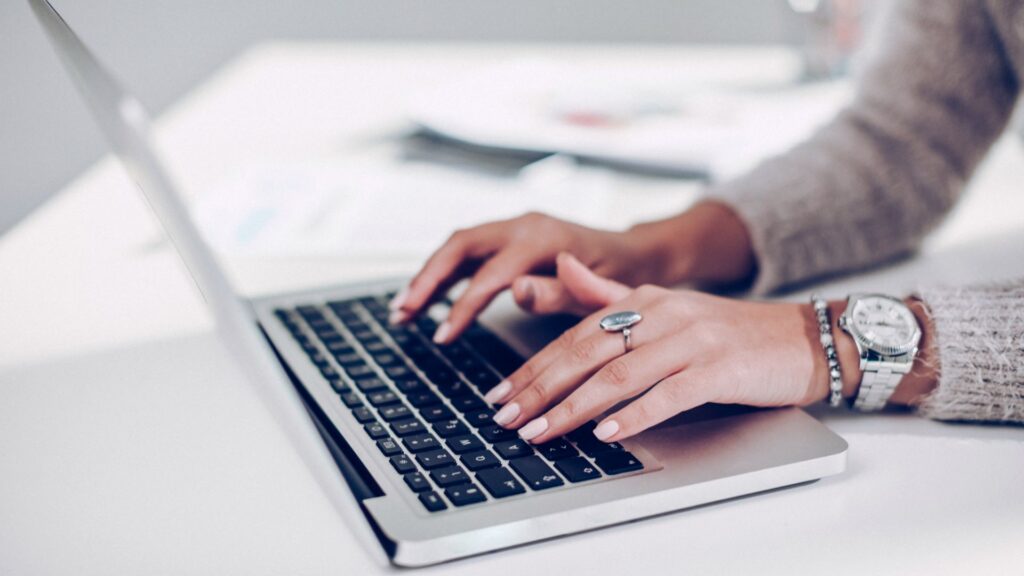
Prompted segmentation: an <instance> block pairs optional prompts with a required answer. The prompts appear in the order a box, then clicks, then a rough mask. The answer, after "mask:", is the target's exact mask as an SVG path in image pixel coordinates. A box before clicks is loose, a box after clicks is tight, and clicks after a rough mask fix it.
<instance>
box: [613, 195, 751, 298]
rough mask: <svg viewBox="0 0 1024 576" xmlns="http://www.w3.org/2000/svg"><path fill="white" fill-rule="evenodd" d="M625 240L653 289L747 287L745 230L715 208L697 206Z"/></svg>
mask: <svg viewBox="0 0 1024 576" xmlns="http://www.w3.org/2000/svg"><path fill="white" fill-rule="evenodd" d="M626 234H627V235H628V236H629V237H630V238H631V241H632V242H634V243H635V244H636V245H637V246H638V247H639V249H640V251H641V253H643V254H644V256H645V260H646V261H648V262H650V263H651V267H652V269H653V270H655V272H654V273H653V278H652V281H653V282H655V283H657V284H661V285H665V286H673V285H677V284H680V283H683V282H689V283H698V284H711V285H730V284H738V283H744V282H748V281H749V280H750V279H751V278H752V277H753V275H754V272H755V258H754V251H753V246H752V244H751V240H750V234H749V233H748V231H747V228H746V225H745V224H744V223H743V221H742V220H741V219H740V218H739V216H738V215H736V213H735V212H733V210H732V208H730V207H729V206H727V205H726V204H723V203H721V202H717V201H714V200H704V201H701V202H698V203H697V204H695V205H694V206H693V207H692V208H690V209H689V210H687V211H685V212H683V213H682V214H679V215H678V216H674V217H672V218H668V219H665V220H659V221H655V222H647V223H644V224H639V225H637V226H634V227H632V228H630V229H629V230H628V231H627V232H626Z"/></svg>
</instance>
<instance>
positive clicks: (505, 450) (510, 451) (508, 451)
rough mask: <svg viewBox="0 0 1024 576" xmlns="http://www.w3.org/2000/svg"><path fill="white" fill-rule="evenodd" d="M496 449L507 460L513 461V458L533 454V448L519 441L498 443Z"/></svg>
mask: <svg viewBox="0 0 1024 576" xmlns="http://www.w3.org/2000/svg"><path fill="white" fill-rule="evenodd" d="M494 449H495V450H497V451H498V455H499V456H501V457H502V458H504V459H505V460H511V459H513V458H519V457H522V456H529V455H531V454H533V447H532V446H530V445H529V444H527V443H526V442H523V441H522V440H519V439H516V440H507V441H505V442H498V443H497V444H495V445H494Z"/></svg>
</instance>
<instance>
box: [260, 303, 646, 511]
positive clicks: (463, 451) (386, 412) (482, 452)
mask: <svg viewBox="0 0 1024 576" xmlns="http://www.w3.org/2000/svg"><path fill="white" fill-rule="evenodd" d="M390 296H391V295H383V296H381V297H366V298H357V299H351V300H343V301H336V302H328V303H327V304H326V305H324V306H298V307H296V308H295V309H277V310H275V314H276V316H277V317H278V318H279V319H280V320H281V322H282V323H283V324H284V325H285V327H286V328H287V329H288V331H289V332H291V334H292V336H293V337H294V338H295V340H296V341H297V342H298V343H299V345H300V346H301V347H302V349H303V350H305V352H306V355H307V356H308V357H309V359H310V360H311V361H312V362H313V363H314V364H315V365H316V366H317V368H319V370H320V372H321V374H323V376H324V378H326V379H327V380H328V382H330V384H331V387H332V388H334V391H335V392H337V393H338V396H339V401H340V402H342V403H343V404H344V405H345V406H346V407H347V408H348V409H349V410H351V412H352V415H353V416H354V417H355V419H356V420H357V421H358V422H359V423H360V424H362V425H363V430H364V431H365V433H366V435H367V437H368V438H370V439H371V440H372V441H374V442H375V443H376V445H377V448H378V449H379V450H380V452H381V454H383V455H384V456H385V457H387V458H388V459H389V460H390V463H391V467H392V468H393V469H394V471H395V473H396V474H399V475H401V476H402V479H403V480H404V483H405V485H406V486H408V488H409V490H411V491H412V492H414V493H416V494H417V496H418V498H419V501H420V502H421V503H422V504H423V506H424V508H425V509H426V510H428V511H430V512H440V511H442V510H446V509H448V508H449V504H450V505H453V506H456V507H461V506H468V505H471V504H479V503H483V502H487V501H489V500H499V499H503V498H508V497H512V496H518V495H525V494H530V493H535V492H539V491H542V490H548V489H551V488H555V487H558V486H564V485H567V484H568V485H571V484H577V483H582V482H588V481H593V480H597V479H599V478H602V477H604V476H613V475H617V474H624V473H626V472H633V471H636V470H641V469H642V468H643V465H642V464H641V463H640V461H639V460H638V459H637V458H636V457H635V456H633V455H632V454H630V453H629V452H628V451H626V450H625V449H624V448H623V447H622V445H621V444H619V443H617V442H612V443H605V442H601V441H600V440H598V439H597V438H596V437H594V435H593V429H594V426H595V425H594V423H593V422H588V423H587V424H586V425H584V426H582V427H580V428H579V429H577V430H575V431H573V432H571V433H569V434H568V435H566V437H564V438H558V439H555V440H552V441H550V442H547V443H546V444H543V445H540V446H533V445H530V444H528V443H526V442H524V441H522V440H520V439H519V437H518V436H517V435H516V433H515V432H514V431H510V430H505V429H504V428H502V427H500V426H498V425H497V424H495V423H494V422H493V420H492V417H493V416H494V413H495V409H494V407H493V406H490V405H488V404H487V403H486V402H484V400H483V398H482V396H483V395H484V394H486V393H487V391H488V390H490V389H491V388H493V387H494V386H496V385H497V384H498V383H499V382H500V381H501V379H502V378H503V377H505V376H508V375H509V374H511V373H512V372H514V371H515V370H516V369H517V368H519V366H521V365H522V363H523V360H522V358H521V357H520V356H519V355H518V354H517V353H516V352H515V351H514V350H512V349H511V348H510V347H509V346H508V345H506V344H505V343H504V342H502V341H501V340H500V339H499V338H498V337H497V336H496V335H494V334H493V333H492V332H490V331H488V330H487V329H486V328H484V327H483V326H482V325H480V324H477V323H475V324H474V325H473V326H472V327H471V328H470V329H469V330H467V331H466V332H465V333H464V335H463V336H462V337H460V338H459V339H458V340H457V341H455V342H454V343H452V344H449V345H444V346H438V345H436V344H434V343H433V342H432V341H431V339H430V337H431V335H433V333H434V331H435V330H436V329H437V325H436V323H435V322H434V320H433V319H431V318H429V317H426V316H421V317H419V318H417V319H416V320H415V321H414V322H412V323H411V324H409V325H405V326H392V325H390V324H388V321H387V317H388V309H387V301H388V298H389V297H390Z"/></svg>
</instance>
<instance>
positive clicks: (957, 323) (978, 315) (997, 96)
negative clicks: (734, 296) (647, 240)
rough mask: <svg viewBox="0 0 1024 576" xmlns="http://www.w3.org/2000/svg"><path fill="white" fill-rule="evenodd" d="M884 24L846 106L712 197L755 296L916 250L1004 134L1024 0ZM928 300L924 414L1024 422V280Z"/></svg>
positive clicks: (925, 0) (1023, 62)
mask: <svg viewBox="0 0 1024 576" xmlns="http://www.w3.org/2000/svg"><path fill="white" fill-rule="evenodd" d="M888 16H889V18H888V19H887V22H886V25H885V27H884V28H883V29H882V31H881V32H882V34H881V36H880V37H879V38H878V40H880V42H879V43H878V45H877V46H874V49H873V50H872V51H871V52H870V56H869V58H868V61H867V65H866V67H865V69H864V71H863V75H862V76H861V78H860V82H859V84H858V91H857V95H856V97H855V98H854V101H853V102H852V103H851V105H850V106H848V107H847V108H846V109H845V110H844V111H842V112H841V113H840V114H839V115H838V116H837V117H836V118H835V119H834V120H833V121H832V122H831V123H830V124H828V125H827V126H826V127H824V128H823V129H822V130H820V131H819V132H818V133H817V134H815V135H814V136H813V137H812V138H811V139H810V140H808V141H807V142H805V143H803V144H801V145H799V146H797V147H795V148H794V149H792V150H791V151H790V152H788V153H786V154H784V155H782V156H779V157H776V158H773V159H770V160H768V161H766V162H764V163H762V164H761V165H760V166H758V167H757V168H755V169H754V170H753V171H752V172H750V173H748V174H746V175H745V176H742V177H740V178H739V179H737V180H734V181H731V182H726V183H724V184H722V185H720V186H717V187H715V188H713V189H712V190H710V191H709V193H710V194H711V195H712V196H713V197H717V198H718V199H720V200H723V201H725V202H726V203H728V204H730V205H731V206H732V207H733V209H734V210H735V211H736V212H737V213H738V214H739V216H740V218H741V219H742V220H744V222H745V223H746V225H747V227H748V229H749V231H750V234H751V237H752V239H753V245H754V250H755V253H756V256H757V259H758V274H757V278H756V280H755V283H754V290H755V291H756V292H759V293H765V292H768V291H771V290H774V289H776V288H779V287H782V286H785V285H787V284H792V283H796V282H802V281H807V280H812V279H816V278H820V277H823V276H826V275H830V274H835V273H838V272H846V271H851V270H857V269H863V268H866V267H869V266H874V265H877V264H879V263H882V262H885V261H889V260H892V259H895V258H898V257H901V256H904V255H907V254H909V253H911V252H912V251H913V250H915V248H917V247H918V245H919V244H920V242H921V240H922V238H923V237H924V236H925V235H926V234H927V233H928V232H929V231H930V230H932V229H933V228H934V227H935V226H936V225H937V224H938V223H939V222H940V221H941V220H942V218H943V216H944V215H945V214H946V213H947V212H949V210H950V209H951V208H952V207H953V205H954V204H955V203H956V201H957V199H958V197H959V195H960V194H961V192H962V190H963V188H964V184H965V182H966V180H967V179H968V178H969V177H970V175H971V173H972V172H973V170H974V169H975V167H976V166H977V165H978V163H979V161H980V160H981V158H982V156H983V155H984V154H985V153H986V151H987V150H988V149H989V147H990V146H991V145H992V143H993V142H994V141H995V139H996V138H997V137H998V136H999V135H1000V133H1001V132H1002V131H1003V130H1004V128H1005V127H1006V125H1007V122H1008V120H1009V118H1010V115H1011V112H1012V110H1013V107H1014V104H1015V102H1016V100H1017V97H1018V94H1019V92H1020V89H1021V81H1022V79H1024V0H1003V1H998V0H942V1H941V2H935V1H929V0H903V1H900V0H897V4H896V5H895V6H893V7H892V13H891V14H889V15H888ZM1021 193H1022V194H1024V184H1022V190H1021ZM919 295H920V296H921V297H922V299H923V300H924V301H925V303H926V304H927V306H928V309H929V310H930V312H931V314H932V318H933V320H934V326H935V334H934V341H935V343H936V346H937V352H938V354H937V356H938V362H939V371H940V377H939V384H938V387H937V388H936V390H935V391H934V392H933V393H932V394H931V395H930V396H929V397H928V398H927V399H925V400H924V401H923V403H922V404H921V405H920V406H919V407H918V408H919V410H920V412H921V413H923V414H924V415H926V416H929V417H932V418H939V419H950V420H984V421H1015V422H1024V279H1020V280H1019V281H1015V282H1007V283H1000V284H992V285H986V286H974V287H963V288H949V287H926V288H922V289H921V290H920V294H919Z"/></svg>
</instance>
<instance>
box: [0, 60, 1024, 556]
mask: <svg viewBox="0 0 1024 576" xmlns="http://www.w3.org/2000/svg"><path fill="white" fill-rule="evenodd" d="M522 55H531V56H532V55H542V56H557V57H561V58H565V59H566V60H568V61H574V62H581V63H584V64H588V63H589V64H593V63H594V62H607V63H609V65H612V66H614V65H620V66H621V65H629V64H630V63H631V62H636V61H641V60H642V61H644V62H647V63H653V64H654V65H664V66H666V69H667V70H673V71H684V72H685V73H693V74H695V76H696V77H702V78H707V77H713V78H714V77H717V76H719V75H723V74H725V75H728V74H736V75H739V76H744V75H746V76H748V77H749V76H750V75H754V74H759V75H765V76H771V75H773V74H774V75H779V76H784V75H786V74H789V73H791V70H792V62H791V60H789V59H788V56H787V55H786V54H784V53H782V52H779V51H767V52H754V51H751V50H724V49H711V48H707V49H684V48H663V47H618V48H608V47H586V46H576V47H559V46H504V45H490V46H474V45H429V46H424V45H365V44H364V45H336V44H322V45H305V44H303V45H289V44H278V45H268V46H264V47H261V48H258V49H254V50H252V51H250V52H248V53H246V54H245V55H243V56H242V57H241V58H239V59H238V60H237V61H235V62H234V63H232V64H231V65H230V66H228V67H226V68H225V69H224V70H223V71H221V72H220V73H219V74H217V75H216V76H215V77H213V78H212V79H211V80H210V81H209V82H207V83H206V84H204V85H203V86H201V87H199V88H198V89H196V90H195V91H194V92H193V93H192V94H190V95H189V96H188V97H187V98H185V99H184V100H183V101H182V102H180V103H179V104H178V105H177V106H176V107H175V108H174V109H172V110H171V111H170V112H169V113H168V114H166V115H165V116H164V117H163V118H161V121H160V122H159V123H158V125H157V126H158V137H159V142H160V145H161V148H162V149H163V150H164V151H165V154H166V155H167V157H168V159H169V162H170V164H171V167H172V169H173V170H174V171H175V175H176V176H178V178H179V180H180V181H181V182H182V183H183V184H184V185H185V187H186V188H188V189H189V190H202V189H203V188H204V187H206V186H209V185H210V183H211V182H213V181H215V180H216V178H217V177H218V176H220V175H222V174H224V173H225V172H226V171H228V170H230V169H232V168H236V167H238V166H246V165H251V164H253V163H256V162H261V161H266V162H278V161H282V160H295V159H306V158H321V159H324V158H327V159H329V158H331V157H333V156H334V155H337V154H340V153H343V152H344V151H345V150H347V149H349V148H351V147H353V146H358V143H359V142H360V138H366V139H372V138H374V137H376V136H378V135H380V134H381V133H384V132H386V131H387V130H390V129H393V128H394V127H395V126H399V125H400V115H399V114H398V111H399V110H400V109H401V105H402V102H403V101H404V100H403V98H404V97H405V95H406V94H407V92H408V90H409V87H410V86H416V85H423V84H429V83H433V82H441V81H444V80H446V79H449V78H454V77H457V75H459V74H464V73H465V72H467V71H470V70H473V69H475V68H477V67H480V66H486V65H487V64H489V63H491V62H494V61H497V60H499V59H503V58H509V57H519V56H522ZM723 70H724V71H725V72H723ZM341 135H344V138H342V137H341ZM1021 182H1024V155H1022V149H1021V145H1020V143H1019V142H1018V141H1017V140H1015V139H1013V138H1004V139H1003V140H1001V141H1000V143H999V144H998V145H997V147H996V149H995V150H994V151H993V153H992V155H991V156H990V158H989V160H987V161H986V163H985V164H984V165H983V167H982V169H981V171H980V173H979V174H978V176H977V177H976V178H975V180H974V181H973V182H972V185H971V188H970V192H969V194H968V195H967V197H966V199H965V201H964V202H963V203H962V205H961V206H960V207H959V208H958V209H957V211H956V212H955V213H954V215H953V216H952V217H951V218H950V219H949V221H948V222H947V223H946V224H945V225H944V226H943V227H942V228H941V229H940V230H939V231H938V232H937V234H936V235H935V237H933V238H932V239H931V240H930V241H929V242H928V244H927V245H926V247H925V248H924V250H922V253H921V255H920V256H918V257H917V258H915V259H914V260H911V261H908V262H905V263H902V264H899V265H896V266H893V267H889V268H887V269H885V270H880V271H874V272H871V273H869V274H865V275H862V276H859V277H856V278H845V279H837V280H835V281H832V282H830V283H829V284H828V285H826V286H824V287H819V289H821V290H823V291H825V293H827V294H830V295H841V294H843V293H845V292H846V291H848V290H851V289H856V288H862V287H871V288H876V289H882V290H896V291H905V290H910V289H912V288H913V287H914V286H915V285H917V284H918V283H919V282H933V281H941V282H966V281H974V280H983V279H993V278H1000V277H1009V276H1014V275H1016V276H1019V275H1024V193H1022V190H1021V188H1022V185H1021V184H1020V183H1021ZM619 185H620V187H621V194H622V198H623V202H622V206H624V207H627V208H629V209H628V210H627V209H619V210H613V211H611V213H610V214H609V221H608V225H609V226H621V225H625V224H627V223H628V221H630V220H633V219H636V218H640V217H645V216H650V215H653V214H658V213H663V212H665V211H667V210H669V209H672V208H675V207H677V206H678V207H681V206H685V204H686V203H687V202H689V201H691V200H692V198H693V195H694V186H693V185H692V184H679V185H665V184H664V183H662V184H658V185H652V184H650V183H646V184H644V183H637V182H633V181H631V180H623V181H622V182H621V183H620V184H619ZM417 261H418V256H417V255H409V257H407V258H395V259H390V260H388V261H372V260H367V259H355V258H345V259H340V258H337V259H331V258H300V259H282V258H275V259H267V258H233V259H230V260H228V261H226V262H225V265H226V267H227V268H228V269H229V270H230V273H231V275H232V277H233V279H234V280H235V282H236V284H237V285H238V286H239V287H240V289H241V290H242V291H243V292H245V293H246V294H261V293H267V292H270V291H278V290H287V289H291V288H296V287H302V286H312V285H317V284H323V283H333V282H344V281H350V280H355V279H361V278H368V277H373V276H379V275H385V274H386V275H391V274H405V273H409V272H411V271H412V270H413V269H414V268H415V266H416V263H417ZM792 297H794V298H798V297H803V296H802V295H799V294H796V295H792ZM0 326H2V327H3V328H2V332H0V395H2V398H0V454H2V457H0V573H4V574H66V573H75V574H82V573H85V574H162V573H167V574H182V573H191V574H226V573H246V574H284V573H286V574H368V573H379V572H384V571H389V570H391V568H389V567H387V566H383V565H381V564H380V563H379V562H377V561H376V560H375V559H374V558H373V557H372V556H371V555H370V554H368V553H367V552H366V551H365V550H364V549H363V548H362V547H361V546H360V545H359V544H358V542H357V541H356V540H355V538H354V537H353V534H352V532H351V531H350V529H349V528H348V527H347V526H346V525H345V524H344V523H343V522H342V520H341V519H340V517H339V516H338V514H337V512H336V511H335V510H334V509H333V508H332V507H331V506H330V505H329V504H328V503H327V500H326V498H325V497H324V495H323V493H322V492H321V491H320V488H319V487H318V486H317V484H316V483H315V482H314V481H313V479H312V477H311V475H310V474H309V473H308V472H307V471H306V470H305V468H304V466H303V464H302V463H301V461H300V460H299V458H298V457H297V455H296V453H295V452H294V450H293V449H292V448H291V446H290V444H289V443H288V442H287V440H286V439H285V438H284V437H283V436H282V435H281V433H280V431H279V429H278V428H277V427H276V425H275V423H274V422H273V420H272V419H271V418H270V416H269V414H268V412H267V411H266V410H265V409H264V408H263V407H262V406H261V404H260V403H259V401H256V400H254V398H253V396H252V395H251V394H250V393H249V391H248V390H247V389H246V388H245V387H244V386H238V385H235V384H231V380H230V379H221V380H218V378H217V374H218V370H219V369H222V368H223V367H220V368H218V366H219V364H218V358H216V357H211V354H213V352H211V350H212V348H211V347H209V346H208V345H207V344H208V343H209V339H210V328H211V325H210V321H209V318H208V316H207V314H206V313H205V311H204V310H203V308H202V305H201V301H200V300H199V299H198V298H197V296H196V293H195V292H194V290H193V289H192V286H191V285H190V281H189V280H188V279H187V277H186V276H185V275H184V273H183V270H182V268H181V266H180V264H178V262H177V260H176V258H175V256H174V254H173V252H172V251H171V250H170V249H169V247H168V246H167V244H166V243H164V242H162V241H160V240H159V235H158V233H157V231H156V228H155V226H154V223H153V221H152V219H151V217H149V216H148V214H147V213H146V211H145V207H144V205H143V204H142V202H141V201H140V199H139V198H138V197H137V196H136V195H135V193H134V192H133V190H132V188H131V186H130V185H129V182H128V180H127V178H126V177H125V176H124V174H123V173H122V172H121V170H120V169H119V168H118V166H117V165H116V164H115V163H114V162H113V161H112V160H110V159H107V160H104V161H102V162H100V163H98V164H97V165H96V166H94V167H93V168H92V169H90V170H89V171H87V172H86V173H85V174H83V175H82V176H81V177H80V178H79V179H77V180H76V181H74V182H72V183H71V184H70V185H69V186H68V187H67V188H66V189H65V190H63V191H62V192H61V193H60V194H58V195H57V196H55V197H54V198H53V199H52V200H51V201H50V202H48V203H47V204H45V205H44V206H43V207H41V208H40V209H39V210H37V211H36V212H35V213H34V214H33V215H32V216H30V217H29V218H28V219H27V220H26V221H24V222H23V223H22V224H20V225H19V226H18V227H17V228H15V229H14V230H12V231H11V232H10V233H8V234H7V235H6V236H4V237H3V238H0ZM183 342H184V344H183V346H184V347H185V348H186V349H187V350H189V351H190V352H189V354H190V356H189V358H190V359H191V360H193V361H192V362H189V363H183V362H181V361H180V359H176V358H167V357H166V356H165V355H162V354H161V350H163V349H164V348H166V346H167V344H168V343H179V344H180V343H183ZM813 412H814V413H815V414H816V415H817V416H819V417H821V418H822V419H823V420H824V421H825V422H826V423H827V424H828V425H829V426H831V427H832V428H833V429H834V430H836V431H837V432H838V433H840V434H842V435H843V436H844V438H846V439H847V441H848V442H849V443H850V465H849V470H848V471H847V472H846V473H845V474H843V475H841V476H839V477H835V478H830V479H827V480H823V481H820V482H817V483H815V484H811V485H808V486H803V487H798V488H795V489H791V490H783V491H778V492H773V493H770V494H766V495H760V496H757V497H753V498H747V499H741V500H736V501H732V502H727V503H722V504H718V505H714V506H708V507H704V508H700V509H696V510H689V511H685V512H681V513H676V514H671V515H667V516H663V517H659V518H655V519H650V520H646V521H643V522H637V523H633V524H629V525H625V526H619V527H614V528H610V529H605V530H599V531H595V532H591V533H587V534H582V535H576V536H573V537H570V538H564V539H559V540H555V541H549V542H545V543H541V544H537V545H532V546H528V547H523V548H518V549H515V550H511V551H506V552H501V553H498V554H492V555H488V556H484V557H479V558H474V559H469V560H465V561H460V562H457V563H453V564H448V565H444V566H440V567H435V568H430V569H426V570H425V571H424V572H425V573H444V574H449V573H452V574H474V575H475V574H481V573H489V574H512V573H516V574H547V573H568V574H576V573H580V574H588V573H590V574H606V573H620V572H627V571H628V572H632V573H637V574H642V573H650V574H679V573H694V574H703V573H723V574H726V573H728V574H737V573H754V572H757V573H794V572H795V573H804V572H806V573H825V572H832V573H839V574H846V573H849V574H855V573H860V574H878V573H899V574H907V573H928V574H935V573H964V572H970V573H979V574H981V573H984V574H997V573H1007V574H1009V573H1018V574H1019V573H1021V571H1022V570H1024V546H1022V545H1021V543H1022V542H1024V429H1021V428H1019V427H998V426H967V425H949V424H942V423H937V422H930V421H926V420H923V419H920V418H916V417H914V416H910V415H880V416H870V417H868V416H860V415H855V414H849V413H845V412H836V413H831V412H827V411H824V410H821V409H817V408H816V409H814V410H813Z"/></svg>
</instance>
